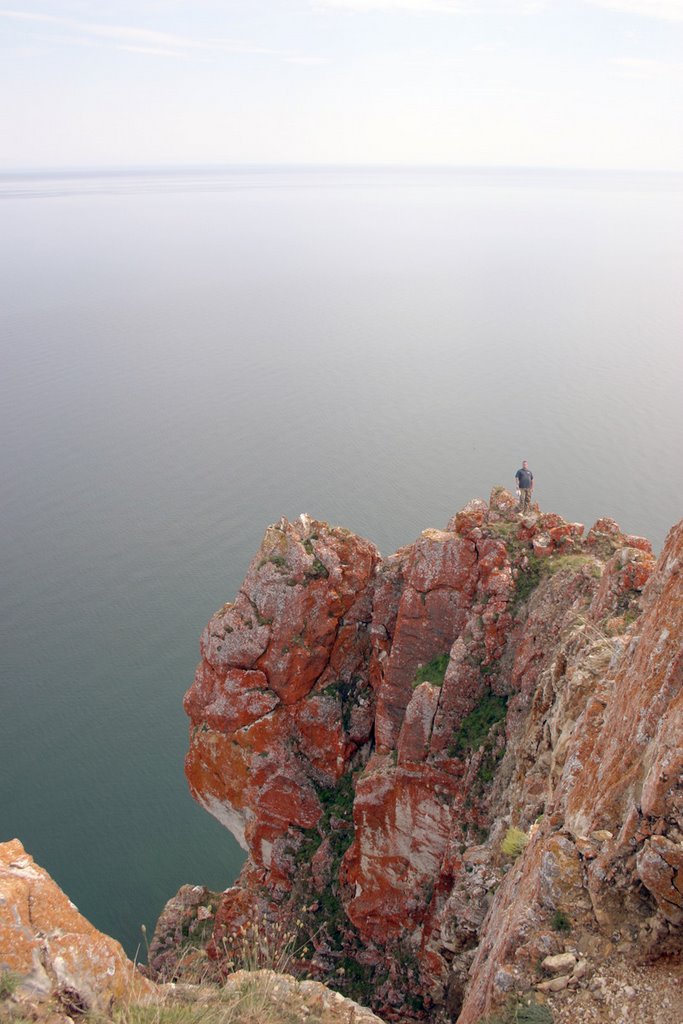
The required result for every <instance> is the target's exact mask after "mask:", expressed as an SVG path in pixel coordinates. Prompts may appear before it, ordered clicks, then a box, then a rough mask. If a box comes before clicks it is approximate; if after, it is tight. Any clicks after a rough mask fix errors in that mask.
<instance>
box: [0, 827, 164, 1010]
mask: <svg viewBox="0 0 683 1024" xmlns="http://www.w3.org/2000/svg"><path fill="white" fill-rule="evenodd" d="M5 972H7V974H8V975H10V976H12V977H14V978H15V979H16V983H17V985H18V986H19V987H20V989H22V990H23V991H24V993H25V994H27V995H28V996H31V997H32V998H34V999H36V1000H38V1001H40V1000H41V999H49V1000H51V1001H56V1003H57V1004H58V1005H59V1006H60V1007H61V1009H62V1010H63V1012H64V1014H65V1016H77V1015H79V1014H83V1013H86V1012H89V1011H95V1012H106V1011H107V1010H109V1008H110V1007H111V1006H112V1005H113V1004H114V1003H123V1002H129V1001H135V1002H140V1003H144V1002H145V1001H146V1000H149V999H150V998H152V997H153V995H154V993H155V991H156V986H155V985H154V984H152V983H151V982H150V981H148V980H147V979H146V978H143V977H142V975H141V974H140V973H139V971H137V970H136V968H135V966H134V965H133V964H132V963H131V962H130V961H129V960H128V958H127V957H126V955H125V953H124V952H123V949H122V948H121V946H120V945H119V943H118V942H115V941H114V939H111V938H109V936H108V935H103V934H102V933H101V932H99V931H98V930H97V929H96V928H94V927H93V925H91V924H90V922H89V921H87V920H86V919H85V918H84V917H83V916H82V915H81V914H79V912H78V910H77V909H76V907H75V906H74V905H73V903H72V902H71V901H70V900H69V899H68V897H67V896H65V894H64V893H63V892H62V890H61V889H60V888H59V886H58V885H57V884H56V883H55V882H54V881H53V880H52V878H50V876H49V875H48V873H47V871H45V870H44V869H43V868H41V867H39V866H38V865H37V864H36V863H35V861H34V860H33V858H32V857H31V856H29V854H28V853H26V851H25V850H24V847H23V846H22V845H21V843H20V842H19V840H18V839H13V840H11V841H10V842H7V843H0V973H5Z"/></svg>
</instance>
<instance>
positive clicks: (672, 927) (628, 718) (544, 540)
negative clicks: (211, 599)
mask: <svg viewBox="0 0 683 1024" xmlns="http://www.w3.org/2000/svg"><path fill="white" fill-rule="evenodd" d="M682 559H683V523H681V524H679V525H678V526H677V527H675V528H674V529H673V530H672V531H671V534H670V536H669V538H668V540H667V544H666V547H665V549H664V551H663V553H662V556H661V558H660V560H659V563H658V566H657V568H656V570H655V559H654V556H653V555H652V552H651V548H650V545H649V544H648V542H647V541H645V540H644V539H643V538H639V537H633V536H627V535H624V534H622V532H621V531H620V530H619V528H618V526H617V525H616V523H614V522H613V521H612V520H609V519H602V520H599V521H598V522H597V523H596V524H595V526H594V527H593V528H592V529H591V530H590V531H589V532H588V534H587V535H586V536H585V537H584V528H583V526H582V525H581V524H576V523H566V522H565V521H564V520H563V519H562V518H561V517H560V516H558V515H555V514H552V513H546V514H541V513H540V512H539V511H538V509H536V514H534V515H532V516H530V517H528V518H520V517H519V516H518V515H517V514H516V510H515V502H514V499H513V498H512V496H511V495H510V494H509V493H508V492H506V491H505V490H503V489H502V488H496V489H495V490H494V492H493V494H492V495H491V499H490V502H489V504H488V505H487V504H486V503H485V502H483V501H480V500H476V501H473V502H471V503H470V504H469V505H468V506H466V508H465V509H463V510H462V512H460V513H458V514H457V515H456V516H455V517H454V518H453V519H452V520H451V522H450V523H449V524H448V526H447V528H446V530H443V531H441V530H427V531H425V532H424V533H423V534H422V536H421V537H420V538H419V539H418V540H417V541H416V542H415V544H413V545H411V546H409V547H407V548H404V549H402V550H401V551H399V552H397V553H396V554H395V555H393V556H391V557H390V558H387V559H385V560H382V559H381V558H380V555H379V553H378V552H377V550H376V549H375V548H374V547H373V546H372V545H371V544H369V543H368V542H367V541H365V540H362V539H360V538H358V537H355V536H353V535H352V534H350V533H348V531H345V530H341V529H339V528H331V527H329V526H327V525H326V524H324V523H319V522H316V521H314V520H312V519H310V518H309V517H306V516H302V517H301V519H300V520H299V521H297V522H296V523H288V522H287V521H285V520H282V521H281V522H280V523H279V524H278V525H277V526H274V527H271V528H269V530H268V531H267V532H266V535H265V538H264V541H263V544H262V546H261V549H260V551H259V552H258V554H257V555H256V557H255V559H254V560H253V562H252V564H251V566H250V568H249V571H248V573H247V577H246V579H245V581H244V584H243V586H242V588H241V590H240V593H239V595H238V597H237V599H236V600H235V602H234V603H232V604H229V605H226V606H225V607H224V608H223V609H221V611H220V612H218V613H217V614H216V615H215V616H214V617H213V618H212V620H211V622H210V623H209V625H208V627H207V629H206V630H205V632H204V634H203V636H202V644H201V652H202V661H201V663H200V666H199V668H198V670H197V675H196V677H195V682H194V684H193V686H192V687H191V689H190V691H189V692H188V694H187V697H186V709H187V712H188V714H189V716H190V719H191V723H192V725H191V742H190V750H189V753H188V757H187V764H186V771H187V776H188V780H189V782H190V787H191V790H192V792H193V794H194V795H195V797H196V798H197V799H198V800H199V801H200V802H201V803H202V804H203V805H204V806H205V807H206V808H207V809H208V810H209V811H211V812H212V813H213V814H215V815H216V816H217V817H218V818H219V819H220V820H221V821H223V822H224V823H225V824H226V825H227V826H228V827H229V828H231V829H232V831H233V832H234V833H235V835H236V836H237V837H238V838H239V839H240V841H241V842H242V843H243V845H244V846H245V848H246V849H247V851H248V854H249V856H248V859H247V862H246V864H245V866H244V869H243V871H242V873H241V875H240V879H239V880H238V883H237V885H236V886H235V887H233V888H232V889H230V890H228V891H227V893H226V894H224V895H223V897H222V898H221V899H220V901H219V903H218V906H217V907H215V908H214V907H211V910H210V914H211V915H212V917H213V928H212V937H211V940H210V942H209V944H208V949H209V953H210V955H211V956H212V957H213V958H214V960H215V961H216V963H218V964H220V962H221V960H223V959H227V957H228V949H229V946H230V941H231V937H232V936H233V935H234V933H235V931H236V930H237V929H238V928H239V927H240V925H244V923H245V922H247V921H249V920H253V919H254V917H258V916H259V915H262V916H263V917H264V918H266V919H268V920H271V921H272V920H273V919H276V920H279V921H282V922H291V921H293V920H298V921H299V922H300V925H299V927H300V931H301V934H302V936H303V937H304V941H306V942H307V945H308V947H309V951H308V953H306V954H305V956H303V957H302V969H305V970H307V971H309V972H312V973H313V974H316V973H317V975H318V976H321V977H325V978H334V979H336V980H335V984H337V985H338V986H339V987H340V988H341V989H342V990H343V991H345V992H348V993H349V994H352V995H354V996H355V997H360V1000H361V1001H369V1000H370V999H372V1000H373V1005H374V1006H375V1007H376V1008H377V1009H378V1012H379V1013H381V1014H382V1016H384V1017H385V1018H386V1019H388V1020H391V1019H395V1020H407V1019H415V1020H419V1019H425V1018H426V1017H427V1016H428V1017H429V1019H430V1020H431V1021H434V1022H436V1021H438V1020H440V1019H443V1020H455V1019H456V1018H457V1019H458V1020H459V1021H460V1024H474V1022H475V1021H478V1020H479V1019H480V1017H482V1015H484V1014H485V1013H487V1012H488V1011H489V1010H490V1009H491V1008H492V1007H494V1006H495V1005H497V1004H499V1003H500V1002H502V1001H504V1000H505V999H507V998H510V997H514V996H515V994H521V993H529V992H532V993H538V997H539V998H545V997H546V993H547V991H548V990H549V991H550V992H555V991H562V990H563V989H565V988H567V989H571V988H572V987H576V986H579V985H580V984H582V983H583V982H582V979H583V978H585V977H587V976H589V975H590V972H591V969H592V967H591V965H592V964H593V963H594V962H595V961H598V960H600V959H601V958H602V957H605V956H607V955H609V954H610V953H612V952H613V951H614V949H615V946H616V947H617V948H618V950H619V952H620V954H623V955H624V956H628V955H631V954H633V955H634V956H635V955H636V954H641V953H643V952H644V951H650V952H652V953H653V954H656V953H660V952H663V951H677V950H680V949H681V945H682V943H681V923H682V921H683V894H682V891H681V890H682V889H683V883H681V878H682V877H683V870H682V868H683V796H682V790H681V771H682V768H683V744H682V742H681V734H682V726H683V704H682V701H683V698H682V695H681V690H682V682H683V680H682V673H683V667H682V666H683V662H682V656H681V635H683V601H682V600H681V583H680V567H681V560H682ZM648 581H649V582H648ZM641 593H642V595H643V597H642V604H641ZM512 829H516V830H517V831H516V832H514V831H510V830H512ZM508 832H509V833H510V834H509V835H508ZM214 910H215V914H214ZM204 919H205V920H206V913H205V915H204ZM321 920H322V921H324V924H323V925H322V927H321ZM567 929H570V932H569V933H567ZM617 934H618V936H619V938H618V939H616V938H615V936H616V935H617ZM568 944H571V947H572V950H573V952H572V953H571V955H572V956H573V958H574V959H573V964H572V965H571V969H570V968H569V967H567V969H566V971H565V973H564V974H562V973H560V974H558V973H557V972H555V973H554V974H552V977H551V978H548V977H547V972H545V971H544V970H543V969H541V968H539V966H538V965H539V964H540V963H541V962H542V961H543V960H544V959H545V958H546V957H548V956H553V955H557V954H563V953H565V952H566V949H565V947H566V946H567V945H568ZM566 963H567V964H568V963H569V961H568V960H567V961H566ZM549 981H552V984H551V985H548V982H549Z"/></svg>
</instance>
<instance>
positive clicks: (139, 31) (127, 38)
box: [0, 8, 296, 59]
mask: <svg viewBox="0 0 683 1024" xmlns="http://www.w3.org/2000/svg"><path fill="white" fill-rule="evenodd" d="M0 17H2V18H7V19H11V20H14V21H25V22H30V23H32V24H42V25H52V26H54V27H55V28H57V29H62V30H64V31H66V32H69V33H71V34H75V35H76V36H79V35H80V36H81V38H83V39H86V40H90V41H92V40H94V39H99V40H105V41H108V42H110V43H113V44H114V45H116V44H118V45H117V49H127V50H134V52H136V53H148V54H153V55H155V56H160V55H164V56H175V57H182V56H190V55H192V54H195V53H199V52H203V53H207V52H213V53H216V52H220V53H234V54H256V55H264V56H273V57H279V58H282V59H289V58H291V57H295V56H296V54H293V53H291V52H287V51H281V50H273V49H270V48H268V47H264V46H254V45H251V44H250V43H244V42H241V41H234V40H220V39H215V40H214V39H199V38H195V37H192V36H180V35H175V34H173V33H170V32H157V31H155V30H153V29H147V28H138V27H137V26H133V25H105V24H101V23H99V22H92V21H79V20H77V19H74V18H63V17H58V16H57V15H54V14H43V13H42V12H38V11H15V10H11V9H7V8H0Z"/></svg>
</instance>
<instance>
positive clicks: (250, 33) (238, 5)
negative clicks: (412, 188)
mask: <svg viewBox="0 0 683 1024" xmlns="http://www.w3.org/2000/svg"><path fill="white" fill-rule="evenodd" d="M1 2H2V0H0V3H1ZM0 95H1V96H2V100H1V101H0V168H1V169H13V168H29V167H38V168H40V167H55V168H57V167H65V166H95V167H97V166H124V165H150V164H154V165H156V164H186V165H187V164H206V163H211V164H230V163H309V162H311V163H439V164H440V163H447V164H496V165H544V166H570V167H572V166H578V167H617V168H621V167H633V168H662V169H673V170H683V102H682V101H683V0H103V2H97V0H42V2H41V0H35V3H33V2H27V3H24V2H22V0H15V2H14V3H13V5H12V6H9V7H3V8H0Z"/></svg>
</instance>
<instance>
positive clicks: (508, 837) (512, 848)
mask: <svg viewBox="0 0 683 1024" xmlns="http://www.w3.org/2000/svg"><path fill="white" fill-rule="evenodd" d="M528 842H529V837H528V835H527V834H526V832H522V830H521V828H516V827H515V826H514V825H513V826H512V828H509V829H508V830H507V832H506V833H505V838H504V839H503V841H502V842H501V844H500V848H501V851H502V852H503V853H504V854H505V856H506V857H513V858H514V859H516V858H517V857H519V855H520V853H522V851H523V850H524V848H525V846H526V845H527V843H528Z"/></svg>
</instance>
